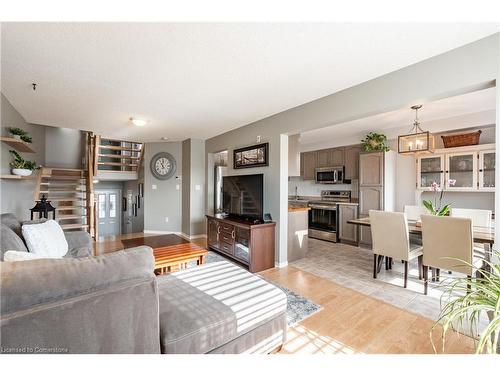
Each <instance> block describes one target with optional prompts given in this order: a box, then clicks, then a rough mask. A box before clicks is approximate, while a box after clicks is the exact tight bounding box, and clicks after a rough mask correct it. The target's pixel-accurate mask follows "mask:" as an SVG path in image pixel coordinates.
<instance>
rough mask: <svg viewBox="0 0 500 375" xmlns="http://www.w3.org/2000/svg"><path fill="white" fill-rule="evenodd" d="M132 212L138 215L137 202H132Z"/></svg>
mask: <svg viewBox="0 0 500 375" xmlns="http://www.w3.org/2000/svg"><path fill="white" fill-rule="evenodd" d="M132 212H133V214H134V216H137V203H134V204H132Z"/></svg>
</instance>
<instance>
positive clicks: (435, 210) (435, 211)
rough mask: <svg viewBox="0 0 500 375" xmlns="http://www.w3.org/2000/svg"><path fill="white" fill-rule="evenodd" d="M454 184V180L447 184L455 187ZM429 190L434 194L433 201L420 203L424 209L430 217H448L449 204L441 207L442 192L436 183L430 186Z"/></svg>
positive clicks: (428, 200)
mask: <svg viewBox="0 0 500 375" xmlns="http://www.w3.org/2000/svg"><path fill="white" fill-rule="evenodd" d="M456 182H457V181H456V180H448V184H449V185H450V186H455V183H456ZM431 190H432V191H433V192H434V200H432V199H427V200H423V201H422V203H423V205H424V207H425V208H427V211H429V213H430V214H431V215H436V216H448V215H449V213H450V208H451V204H450V203H447V204H445V205H443V196H444V190H443V189H441V187H440V186H439V184H438V183H437V182H436V181H434V182H433V183H432V184H431Z"/></svg>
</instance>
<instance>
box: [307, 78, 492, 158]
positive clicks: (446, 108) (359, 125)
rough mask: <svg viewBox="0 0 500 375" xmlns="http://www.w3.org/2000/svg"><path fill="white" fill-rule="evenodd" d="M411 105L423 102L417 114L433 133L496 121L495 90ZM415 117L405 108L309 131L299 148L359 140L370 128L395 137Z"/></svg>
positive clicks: (351, 142)
mask: <svg viewBox="0 0 500 375" xmlns="http://www.w3.org/2000/svg"><path fill="white" fill-rule="evenodd" d="M414 104H423V107H422V108H421V109H420V110H419V114H418V117H419V121H420V123H421V127H422V129H423V130H429V131H431V132H433V133H438V132H443V131H450V130H458V129H463V128H470V127H478V126H484V125H491V124H494V123H495V109H496V89H495V87H493V88H489V89H485V90H480V91H474V92H471V93H468V94H464V95H459V96H453V97H449V98H446V99H442V100H437V101H433V102H428V103H414ZM414 120H415V111H413V110H412V109H411V108H410V107H408V108H401V109H399V110H397V111H392V112H386V113H381V114H378V115H375V116H370V117H365V118H362V119H359V120H355V121H349V122H344V123H340V124H336V125H332V126H329V127H326V128H321V129H317V130H311V131H308V132H304V133H302V134H301V135H300V144H301V151H309V150H315V149H321V148H323V147H334V146H340V145H347V144H353V143H359V141H360V140H361V139H363V138H364V136H365V135H366V134H367V133H368V132H370V131H375V132H380V133H384V134H385V135H387V136H388V138H389V139H392V138H396V137H397V136H398V135H400V134H407V133H409V132H410V129H411V127H412V125H413V121H414Z"/></svg>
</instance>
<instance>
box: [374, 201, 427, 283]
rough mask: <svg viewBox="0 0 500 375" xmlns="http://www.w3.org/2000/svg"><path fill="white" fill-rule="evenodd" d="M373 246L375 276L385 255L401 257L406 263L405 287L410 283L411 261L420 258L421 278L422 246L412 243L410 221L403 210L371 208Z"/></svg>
mask: <svg viewBox="0 0 500 375" xmlns="http://www.w3.org/2000/svg"><path fill="white" fill-rule="evenodd" d="M369 215H370V226H371V232H372V248H373V278H375V279H376V278H377V273H378V272H379V270H380V267H381V262H382V259H383V258H384V257H386V258H389V259H391V258H395V259H400V260H402V261H403V263H404V269H405V271H404V287H405V288H406V287H407V285H408V268H409V261H410V260H412V259H415V258H418V268H419V272H418V274H419V278H421V275H422V273H421V272H422V270H421V269H422V268H421V265H422V247H420V246H416V245H411V244H410V239H409V235H408V221H407V219H406V215H405V214H404V213H402V212H385V211H376V210H370V211H369Z"/></svg>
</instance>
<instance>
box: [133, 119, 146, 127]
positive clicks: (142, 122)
mask: <svg viewBox="0 0 500 375" xmlns="http://www.w3.org/2000/svg"><path fill="white" fill-rule="evenodd" d="M130 122H131V123H132V124H133V125H135V126H144V125H146V124H147V123H148V122H147V121H146V120H141V119H138V118H133V117H131V118H130Z"/></svg>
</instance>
